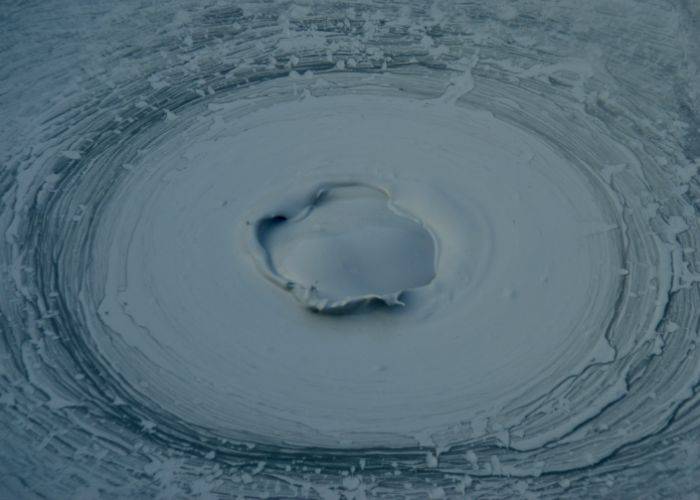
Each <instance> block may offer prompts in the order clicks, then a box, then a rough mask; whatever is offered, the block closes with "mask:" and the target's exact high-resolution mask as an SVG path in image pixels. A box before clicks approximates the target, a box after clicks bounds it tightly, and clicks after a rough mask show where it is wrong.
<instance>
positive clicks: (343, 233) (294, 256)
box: [254, 183, 436, 312]
mask: <svg viewBox="0 0 700 500" xmlns="http://www.w3.org/2000/svg"><path fill="white" fill-rule="evenodd" d="M254 231H255V235H254V238H255V240H256V245H255V246H256V253H258V255H257V257H258V259H257V260H258V261H259V262H260V263H261V264H262V265H261V266H260V268H261V271H262V272H263V274H265V275H266V277H268V278H270V279H271V280H272V281H273V282H275V283H277V284H279V285H280V286H282V287H283V288H285V289H286V290H288V291H290V292H292V294H293V295H294V296H295V297H296V298H297V299H298V300H299V301H300V302H301V303H302V304H304V305H305V306H306V307H308V308H310V309H313V310H315V311H319V312H342V311H348V310H350V309H351V308H353V307H354V306H357V305H360V304H362V303H367V302H372V301H376V302H379V303H384V304H386V305H388V306H394V305H404V304H403V302H402V301H401V296H402V294H403V293H405V292H407V291H409V290H411V289H415V288H418V287H422V286H424V285H427V284H428V283H430V282H431V281H432V280H433V278H434V277H435V256H436V249H435V240H434V238H433V236H432V235H431V234H430V232H429V231H428V230H427V229H426V227H425V226H424V224H423V223H422V222H421V221H419V220H418V219H416V218H415V216H413V215H412V214H407V213H404V212H403V211H402V210H401V209H399V208H398V207H396V206H395V205H394V204H392V201H391V198H390V196H389V195H388V193H386V192H385V191H383V190H382V189H379V188H376V187H373V186H368V185H363V184H356V183H337V184H326V185H323V186H320V187H317V188H316V189H313V190H312V191H311V192H310V193H308V194H307V196H305V197H304V199H303V200H297V201H295V202H292V203H288V204H286V205H285V206H284V209H280V210H277V211H275V212H274V213H272V214H267V215H265V216H263V217H261V218H259V219H258V220H257V222H256V224H255V226H254Z"/></svg>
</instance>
